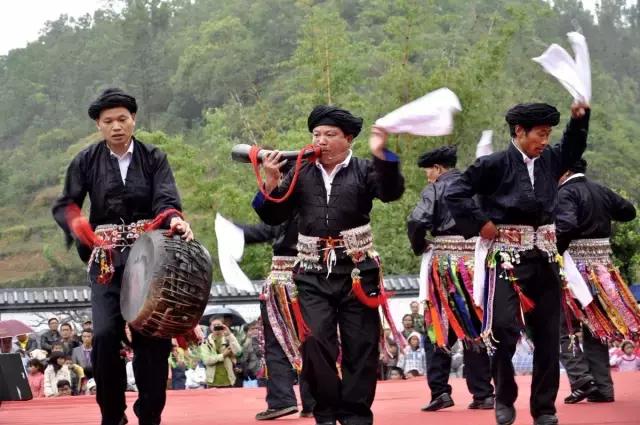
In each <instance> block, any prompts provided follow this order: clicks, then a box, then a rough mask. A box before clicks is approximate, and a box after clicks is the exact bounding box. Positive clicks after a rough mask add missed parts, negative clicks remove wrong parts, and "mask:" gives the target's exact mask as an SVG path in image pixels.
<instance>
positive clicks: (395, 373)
mask: <svg viewBox="0 0 640 425" xmlns="http://www.w3.org/2000/svg"><path fill="white" fill-rule="evenodd" d="M387 379H389V380H394V381H395V380H401V379H404V374H403V373H402V369H400V368H399V367H395V366H394V367H391V368H389V372H388V373H387Z"/></svg>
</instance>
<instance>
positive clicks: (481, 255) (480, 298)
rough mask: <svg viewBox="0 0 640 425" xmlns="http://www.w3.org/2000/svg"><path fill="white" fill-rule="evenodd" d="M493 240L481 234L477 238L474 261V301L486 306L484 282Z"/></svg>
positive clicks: (478, 304)
mask: <svg viewBox="0 0 640 425" xmlns="http://www.w3.org/2000/svg"><path fill="white" fill-rule="evenodd" d="M492 244H493V241H492V240H491V239H485V238H483V237H482V236H479V237H478V239H477V240H476V252H475V258H474V261H473V301H474V302H475V303H476V305H477V306H480V307H482V306H484V283H485V276H486V275H487V269H486V267H487V255H489V248H491V245H492Z"/></svg>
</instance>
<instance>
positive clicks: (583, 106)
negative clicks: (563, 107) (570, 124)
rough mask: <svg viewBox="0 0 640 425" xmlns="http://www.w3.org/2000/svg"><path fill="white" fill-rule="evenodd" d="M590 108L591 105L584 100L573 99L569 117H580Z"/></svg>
mask: <svg viewBox="0 0 640 425" xmlns="http://www.w3.org/2000/svg"><path fill="white" fill-rule="evenodd" d="M590 108H591V106H589V104H588V103H586V102H580V101H577V100H576V101H574V102H573V103H572V104H571V118H582V117H583V116H584V114H586V113H587V109H590Z"/></svg>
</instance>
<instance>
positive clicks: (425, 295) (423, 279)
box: [418, 248, 433, 302]
mask: <svg viewBox="0 0 640 425" xmlns="http://www.w3.org/2000/svg"><path fill="white" fill-rule="evenodd" d="M432 257H433V249H432V248H429V251H427V252H425V253H424V254H422V261H421V262H420V275H419V277H418V288H419V289H418V301H420V302H422V301H425V300H429V291H428V290H427V285H428V282H427V279H429V269H430V266H431V258H432Z"/></svg>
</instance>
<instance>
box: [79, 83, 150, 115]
mask: <svg viewBox="0 0 640 425" xmlns="http://www.w3.org/2000/svg"><path fill="white" fill-rule="evenodd" d="M119 106H122V107H123V108H127V109H128V110H129V112H131V113H132V114H135V113H136V112H137V111H138V104H137V103H136V98H135V97H133V96H131V95H128V94H126V93H125V92H124V91H122V90H121V89H118V88H110V89H106V90H105V91H103V92H102V93H100V96H98V98H97V99H96V100H94V101H93V103H92V104H91V105H90V106H89V117H90V118H91V119H92V120H97V119H98V118H100V112H102V111H104V110H105V109H111V108H117V107H119Z"/></svg>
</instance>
